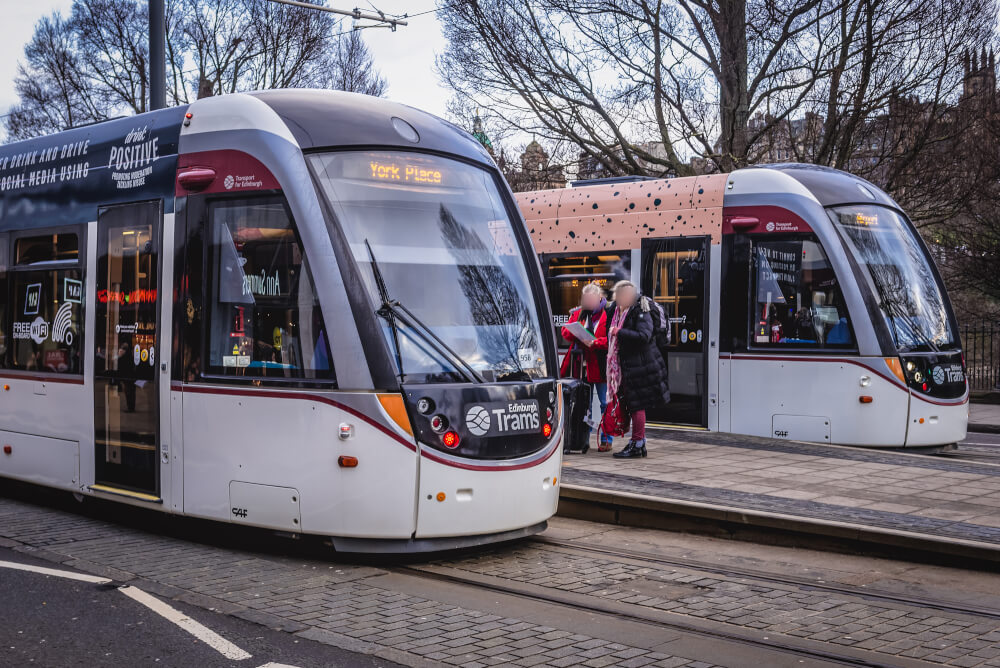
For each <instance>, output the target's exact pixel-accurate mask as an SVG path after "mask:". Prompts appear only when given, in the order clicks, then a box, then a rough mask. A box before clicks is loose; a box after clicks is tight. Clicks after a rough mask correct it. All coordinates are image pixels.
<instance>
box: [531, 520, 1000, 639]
mask: <svg viewBox="0 0 1000 668" xmlns="http://www.w3.org/2000/svg"><path fill="white" fill-rule="evenodd" d="M531 540H532V541H533V542H537V543H541V544H546V545H553V546H557V547H566V548H570V549H573V550H579V551H584V552H589V553H593V554H597V555H604V556H608V557H611V558H615V557H618V558H627V559H635V560H641V561H644V562H648V563H654V564H658V565H661V566H668V567H671V568H685V569H691V570H698V571H702V572H705V573H711V574H713V575H719V576H722V577H727V578H736V579H751V580H757V581H760V582H770V583H774V584H782V585H795V586H797V587H801V588H804V589H808V590H813V591H823V592H829V593H831V594H840V595H844V596H853V597H857V598H862V599H865V600H871V601H881V602H885V603H894V604H901V605H910V606H915V607H920V608H924V609H928V610H935V611H938V612H948V613H953V614H964V615H975V616H977V617H985V618H988V619H996V620H1000V608H986V607H981V606H969V605H959V604H957V603H950V602H947V601H942V600H940V599H932V598H926V597H922V596H912V595H901V594H896V593H890V592H885V591H879V590H877V589H872V588H870V587H863V586H861V587H857V586H851V585H844V584H837V583H832V582H826V581H823V580H817V579H812V578H806V577H799V576H794V575H780V576H779V575H775V574H773V573H767V572H765V571H760V570H756V569H750V568H735V567H732V566H721V565H719V564H712V563H709V562H705V561H697V560H693V559H671V558H669V557H663V556H661V555H658V554H651V553H649V552H639V551H632V550H623V549H621V548H607V547H603V546H596V545H585V544H581V543H578V542H575V541H569V540H560V539H554V538H546V537H545V536H538V537H535V538H532V539H531Z"/></svg>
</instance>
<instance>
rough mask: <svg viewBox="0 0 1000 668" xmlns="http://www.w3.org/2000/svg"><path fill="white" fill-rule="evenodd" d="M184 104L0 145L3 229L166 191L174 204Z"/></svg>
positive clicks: (73, 219) (75, 216) (85, 217)
mask: <svg viewBox="0 0 1000 668" xmlns="http://www.w3.org/2000/svg"><path fill="white" fill-rule="evenodd" d="M185 111H186V107H175V108H173V109H163V110H160V111H154V112H150V113H147V114H140V115H138V116H131V117H128V118H120V119H116V120H111V121H106V122H104V123H98V124H95V125H89V126H85V127H80V128H76V129H72V130H68V131H66V132H61V133H58V134H55V135H50V136H46V137H39V138H37V139H29V140H27V141H21V142H17V143H14V144H10V145H8V146H0V230H6V229H11V228H17V229H24V228H26V227H46V226H54V225H66V224H74V223H82V222H88V221H91V220H96V219H97V207H98V206H102V205H108V204H116V203H119V202H130V201H135V200H137V199H147V198H148V199H159V198H161V197H165V201H164V206H165V207H166V210H167V211H168V212H169V211H171V210H172V207H173V199H172V197H171V196H170V195H172V194H173V191H174V185H173V184H174V179H175V176H176V174H175V173H176V166H177V142H178V139H179V138H180V129H181V123H182V121H183V119H184V113H185Z"/></svg>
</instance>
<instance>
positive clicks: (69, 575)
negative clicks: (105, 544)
mask: <svg viewBox="0 0 1000 668" xmlns="http://www.w3.org/2000/svg"><path fill="white" fill-rule="evenodd" d="M0 568H12V569H14V570H18V571H29V572H31V573H41V574H42V575H52V576H54V577H57V578H66V579H67V580H79V581H80V582H90V583H93V584H107V583H109V582H111V580H109V579H108V578H101V577H97V576H96V575H87V574H86V573H74V572H73V571H60V570H58V569H55V568H45V567H44V566H29V565H28V564H19V563H17V562H16V561H0Z"/></svg>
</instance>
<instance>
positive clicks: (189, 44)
mask: <svg viewBox="0 0 1000 668" xmlns="http://www.w3.org/2000/svg"><path fill="white" fill-rule="evenodd" d="M314 1H316V2H319V0H314ZM147 17H148V14H147V3H146V2H144V1H142V0H75V1H74V3H73V8H72V11H71V13H70V16H69V17H68V18H64V17H63V16H61V15H59V14H53V15H52V16H50V17H46V18H44V19H42V20H41V21H39V23H38V24H37V26H36V29H35V34H34V35H33V36H32V39H31V41H30V42H29V43H28V45H27V46H26V47H25V55H24V59H23V60H22V62H21V63H20V65H19V69H18V76H17V79H16V81H15V87H16V89H17V92H18V94H19V97H20V102H19V103H18V104H17V105H15V106H14V107H13V108H12V109H11V112H10V114H9V116H8V119H7V123H6V126H7V134H8V138H10V139H23V138H28V137H32V136H37V135H39V134H44V133H48V132H55V131H58V130H62V129H65V128H67V127H70V126H72V125H77V124H80V123H87V122H92V121H98V120H103V119H106V118H110V117H113V116H117V115H122V114H128V113H141V112H143V111H145V110H146V109H147V108H148V99H149V81H148V78H147V77H148V75H147V72H148V60H149V52H148V39H147V26H148V19H147ZM166 18H167V21H166V25H167V41H166V47H167V67H168V86H169V90H168V96H167V97H168V101H169V102H171V103H173V104H181V103H185V102H189V101H191V100H193V99H195V98H196V97H205V96H206V95H216V94H221V93H232V92H237V91H246V90H258V89H264V88H286V87H318V88H341V87H345V85H347V84H349V85H350V86H351V88H350V90H360V91H362V92H366V93H369V94H377V95H382V94H384V92H385V80H384V79H383V78H382V77H381V76H380V75H379V74H378V72H377V71H376V69H375V66H374V62H373V59H372V57H371V54H370V53H368V51H367V48H366V47H365V44H364V42H363V41H361V38H360V36H359V35H358V34H357V33H356V32H354V31H353V30H347V31H344V30H342V22H341V21H338V20H337V19H336V18H334V17H333V16H332V15H330V14H328V13H325V12H313V11H309V10H307V9H303V8H297V7H289V6H287V5H279V4H275V3H271V2H267V0H185V1H182V0H173V1H168V2H167V17H166ZM344 54H347V55H348V56H349V57H345V56H344ZM343 67H350V70H349V71H344V70H342V68H343Z"/></svg>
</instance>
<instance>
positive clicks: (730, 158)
mask: <svg viewBox="0 0 1000 668" xmlns="http://www.w3.org/2000/svg"><path fill="white" fill-rule="evenodd" d="M711 17H712V22H713V24H714V27H715V34H716V36H717V37H718V39H719V111H720V116H721V118H720V121H721V125H722V134H721V136H720V146H719V152H720V154H721V155H720V167H721V168H722V170H723V171H725V172H729V171H732V170H734V169H736V168H738V167H742V166H743V165H744V164H746V160H747V152H748V148H749V147H748V146H747V123H748V122H749V119H750V100H749V96H748V94H747V5H746V0H719V3H718V7H717V8H713V10H712V11H711Z"/></svg>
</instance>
